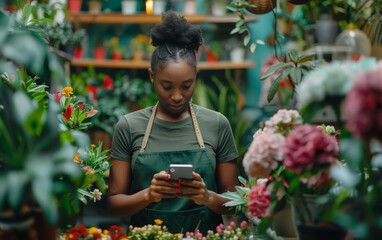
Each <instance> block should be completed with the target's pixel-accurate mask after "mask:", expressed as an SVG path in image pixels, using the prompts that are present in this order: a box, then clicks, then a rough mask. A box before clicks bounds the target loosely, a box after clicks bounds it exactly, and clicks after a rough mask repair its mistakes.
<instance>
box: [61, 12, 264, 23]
mask: <svg viewBox="0 0 382 240" xmlns="http://www.w3.org/2000/svg"><path fill="white" fill-rule="evenodd" d="M185 18H186V19H187V21H188V22H190V23H235V22H236V21H237V20H238V16H236V15H233V14H230V15H225V16H211V15H185ZM161 19H162V17H161V16H160V15H147V14H135V15H123V14H120V13H102V14H88V13H80V14H74V15H73V14H70V15H69V16H68V20H69V21H72V22H77V23H82V24H84V23H87V24H129V23H131V24H150V23H159V22H160V21H161ZM245 20H246V21H248V22H252V21H256V20H257V16H256V15H248V16H246V18H245Z"/></svg>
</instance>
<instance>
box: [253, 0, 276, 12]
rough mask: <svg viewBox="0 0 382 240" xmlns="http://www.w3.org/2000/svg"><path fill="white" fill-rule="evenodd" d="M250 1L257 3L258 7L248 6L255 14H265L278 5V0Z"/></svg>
mask: <svg viewBox="0 0 382 240" xmlns="http://www.w3.org/2000/svg"><path fill="white" fill-rule="evenodd" d="M248 2H251V3H253V4H255V5H256V7H246V9H247V10H248V11H250V12H251V13H254V14H265V13H268V12H270V11H272V9H273V8H275V7H276V0H248Z"/></svg>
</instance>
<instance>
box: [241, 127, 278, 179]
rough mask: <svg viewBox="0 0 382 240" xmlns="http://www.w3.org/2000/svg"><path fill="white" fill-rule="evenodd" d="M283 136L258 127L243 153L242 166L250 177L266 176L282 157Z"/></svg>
mask: <svg viewBox="0 0 382 240" xmlns="http://www.w3.org/2000/svg"><path fill="white" fill-rule="evenodd" d="M284 139H285V138H284V137H283V136H282V135H281V134H278V133H274V132H272V131H267V130H262V129H259V130H258V131H257V132H256V133H255V134H254V135H253V141H252V143H251V145H250V146H249V149H248V151H247V152H246V154H245V155H244V159H243V166H244V169H245V171H246V173H247V175H248V176H250V177H267V176H269V174H270V173H271V171H272V170H274V169H276V168H277V167H278V166H279V162H280V161H281V160H282V158H283V152H282V145H283V143H284Z"/></svg>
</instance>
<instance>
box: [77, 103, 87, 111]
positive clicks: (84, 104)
mask: <svg viewBox="0 0 382 240" xmlns="http://www.w3.org/2000/svg"><path fill="white" fill-rule="evenodd" d="M85 107H86V103H80V104H78V108H79V109H80V110H81V111H82V110H84V109H85Z"/></svg>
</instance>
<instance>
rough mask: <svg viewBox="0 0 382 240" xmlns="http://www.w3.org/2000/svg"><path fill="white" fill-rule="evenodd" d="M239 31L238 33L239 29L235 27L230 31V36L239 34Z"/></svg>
mask: <svg viewBox="0 0 382 240" xmlns="http://www.w3.org/2000/svg"><path fill="white" fill-rule="evenodd" d="M239 31H240V27H235V28H234V29H232V31H231V32H230V34H231V35H232V34H235V33H237V32H239Z"/></svg>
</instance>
